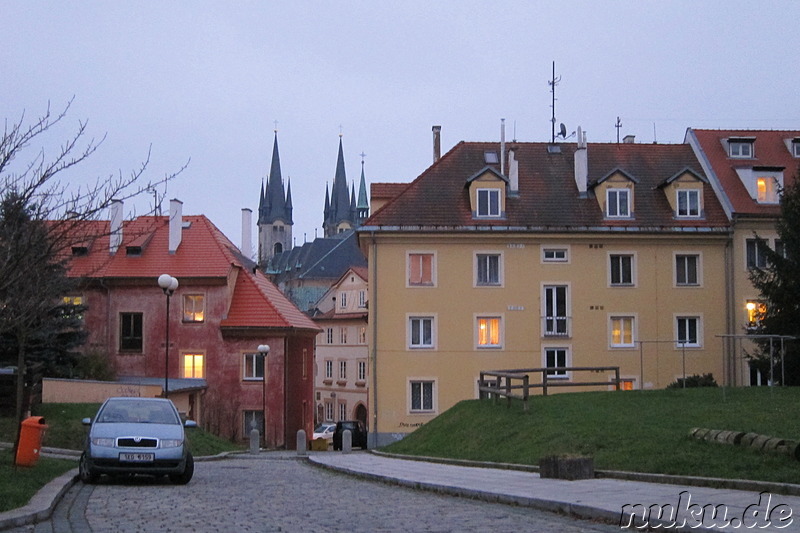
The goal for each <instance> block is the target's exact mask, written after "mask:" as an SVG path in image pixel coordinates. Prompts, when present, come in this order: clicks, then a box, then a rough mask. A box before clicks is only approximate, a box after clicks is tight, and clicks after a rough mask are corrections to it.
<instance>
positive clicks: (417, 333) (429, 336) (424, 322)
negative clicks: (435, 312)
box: [408, 317, 433, 348]
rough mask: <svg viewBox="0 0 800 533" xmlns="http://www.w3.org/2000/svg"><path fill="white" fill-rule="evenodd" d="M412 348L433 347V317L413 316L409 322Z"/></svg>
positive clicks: (409, 343) (410, 345)
mask: <svg viewBox="0 0 800 533" xmlns="http://www.w3.org/2000/svg"><path fill="white" fill-rule="evenodd" d="M408 326H409V327H408V329H409V342H408V345H409V347H411V348H433V317H411V318H410V319H409V324H408Z"/></svg>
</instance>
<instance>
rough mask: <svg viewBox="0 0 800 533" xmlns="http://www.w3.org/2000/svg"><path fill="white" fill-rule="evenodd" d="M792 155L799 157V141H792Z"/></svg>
mask: <svg viewBox="0 0 800 533" xmlns="http://www.w3.org/2000/svg"><path fill="white" fill-rule="evenodd" d="M792 155H793V156H794V157H800V139H792Z"/></svg>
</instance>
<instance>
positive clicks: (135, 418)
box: [97, 400, 180, 424]
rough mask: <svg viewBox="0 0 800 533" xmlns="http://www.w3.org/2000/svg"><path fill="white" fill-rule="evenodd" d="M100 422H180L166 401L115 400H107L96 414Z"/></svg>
mask: <svg viewBox="0 0 800 533" xmlns="http://www.w3.org/2000/svg"><path fill="white" fill-rule="evenodd" d="M97 422H100V423H143V424H180V421H179V420H178V417H177V415H176V414H175V410H174V409H173V408H172V406H170V405H169V404H168V403H166V402H150V401H141V400H115V401H113V402H107V403H106V405H105V406H104V407H103V409H102V411H100V413H98V415H97Z"/></svg>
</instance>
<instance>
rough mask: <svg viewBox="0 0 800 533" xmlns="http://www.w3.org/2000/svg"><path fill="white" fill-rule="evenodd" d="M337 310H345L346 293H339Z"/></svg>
mask: <svg viewBox="0 0 800 533" xmlns="http://www.w3.org/2000/svg"><path fill="white" fill-rule="evenodd" d="M339 308H340V309H346V308H347V293H346V292H344V291H342V292H340V293H339Z"/></svg>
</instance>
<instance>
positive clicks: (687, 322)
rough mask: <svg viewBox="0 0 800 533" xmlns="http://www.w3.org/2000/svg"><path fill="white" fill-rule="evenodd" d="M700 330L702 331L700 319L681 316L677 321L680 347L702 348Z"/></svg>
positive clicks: (677, 337) (677, 338)
mask: <svg viewBox="0 0 800 533" xmlns="http://www.w3.org/2000/svg"><path fill="white" fill-rule="evenodd" d="M699 329H700V319H699V318H698V317H694V316H679V317H677V319H676V330H677V331H676V333H677V336H676V340H677V341H678V347H679V348H680V347H682V346H687V347H688V346H690V347H694V348H696V347H699V346H700V337H699Z"/></svg>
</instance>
